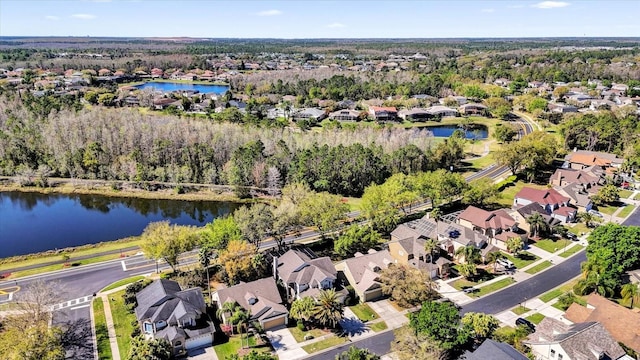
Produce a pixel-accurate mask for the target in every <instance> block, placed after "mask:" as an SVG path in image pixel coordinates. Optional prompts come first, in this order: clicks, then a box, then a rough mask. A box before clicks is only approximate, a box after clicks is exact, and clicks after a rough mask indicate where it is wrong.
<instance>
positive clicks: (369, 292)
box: [336, 249, 395, 302]
mask: <svg viewBox="0 0 640 360" xmlns="http://www.w3.org/2000/svg"><path fill="white" fill-rule="evenodd" d="M394 262H395V259H394V258H393V257H392V256H391V253H389V251H388V250H381V251H376V250H373V249H371V250H369V253H368V254H361V253H356V254H355V256H354V257H352V258H349V259H346V260H344V261H342V262H341V263H339V264H337V265H336V269H338V270H339V271H342V273H343V274H344V276H345V278H346V279H347V280H348V281H349V284H351V286H353V289H354V291H355V292H356V294H357V295H358V298H359V299H360V301H361V302H367V301H371V300H375V299H377V298H379V297H381V296H382V286H381V285H380V282H379V281H378V273H379V272H380V271H382V270H384V269H386V268H387V267H388V266H389V264H392V263H394Z"/></svg>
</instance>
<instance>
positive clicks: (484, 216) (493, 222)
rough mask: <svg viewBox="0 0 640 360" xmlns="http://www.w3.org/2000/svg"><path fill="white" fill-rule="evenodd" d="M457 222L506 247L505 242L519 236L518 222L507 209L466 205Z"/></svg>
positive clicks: (501, 246)
mask: <svg viewBox="0 0 640 360" xmlns="http://www.w3.org/2000/svg"><path fill="white" fill-rule="evenodd" d="M456 221H457V222H458V224H460V225H462V226H464V227H466V228H469V229H472V230H474V231H477V232H479V233H481V234H483V235H485V236H487V237H488V238H489V239H490V241H489V243H490V244H492V245H495V246H497V247H498V248H500V249H506V248H507V246H506V242H507V240H508V239H510V238H513V237H521V236H520V234H518V233H516V232H517V231H519V228H518V223H517V222H516V220H515V219H514V218H513V217H512V216H511V215H510V214H509V212H508V211H507V209H499V210H494V211H487V210H484V209H480V208H478V207H475V206H469V207H467V208H466V209H465V210H464V211H463V212H462V213H460V215H458V218H457V220H456Z"/></svg>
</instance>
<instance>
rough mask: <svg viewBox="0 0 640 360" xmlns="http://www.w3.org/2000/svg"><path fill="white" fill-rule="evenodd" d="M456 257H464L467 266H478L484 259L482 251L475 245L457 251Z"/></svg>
mask: <svg viewBox="0 0 640 360" xmlns="http://www.w3.org/2000/svg"><path fill="white" fill-rule="evenodd" d="M456 256H458V257H463V258H464V262H465V263H467V264H477V263H479V262H480V260H481V259H482V254H481V253H480V249H478V248H477V247H475V246H474V245H467V246H464V247H461V248H458V250H456Z"/></svg>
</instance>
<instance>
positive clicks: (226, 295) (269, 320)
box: [211, 278, 289, 330]
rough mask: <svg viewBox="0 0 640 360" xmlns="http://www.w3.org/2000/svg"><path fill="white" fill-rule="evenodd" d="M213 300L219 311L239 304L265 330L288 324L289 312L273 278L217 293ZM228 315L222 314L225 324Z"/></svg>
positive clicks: (212, 297)
mask: <svg viewBox="0 0 640 360" xmlns="http://www.w3.org/2000/svg"><path fill="white" fill-rule="evenodd" d="M211 299H212V300H213V302H215V303H216V305H217V307H218V309H220V308H222V306H223V305H224V304H225V303H227V302H231V303H237V304H238V305H240V306H241V307H242V308H243V309H245V310H247V311H248V312H249V314H250V320H251V321H256V322H258V323H259V324H260V326H261V327H262V328H263V329H264V330H269V329H272V328H275V327H278V326H282V325H286V324H287V323H288V317H289V311H287V308H286V307H285V306H284V305H283V303H282V298H281V297H280V292H279V291H278V286H277V285H276V281H275V280H274V279H273V278H264V279H260V280H256V281H252V282H248V283H240V284H238V285H234V286H231V287H228V288H226V289H220V290H218V291H216V292H215V293H214V294H213V295H212V296H211ZM227 315H228V314H222V320H223V322H224V321H226V317H227Z"/></svg>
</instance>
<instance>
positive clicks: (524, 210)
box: [511, 203, 562, 232]
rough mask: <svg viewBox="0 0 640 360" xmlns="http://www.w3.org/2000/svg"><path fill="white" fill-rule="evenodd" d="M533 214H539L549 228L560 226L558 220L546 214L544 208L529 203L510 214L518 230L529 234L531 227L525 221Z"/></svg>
mask: <svg viewBox="0 0 640 360" xmlns="http://www.w3.org/2000/svg"><path fill="white" fill-rule="evenodd" d="M534 213H538V214H540V215H541V216H542V218H543V219H544V220H545V222H546V224H547V226H548V227H549V228H552V227H554V226H556V225H560V224H561V223H562V222H561V221H560V220H558V219H556V218H554V217H552V216H551V215H549V214H547V211H546V210H545V209H544V207H543V206H542V205H540V204H538V203H531V204H529V205H524V206H521V207H518V208H516V209H515V210H514V211H512V212H511V216H512V217H513V218H514V219H515V221H516V222H517V223H518V227H519V228H520V229H522V230H525V231H526V232H531V226H529V223H527V219H528V218H529V217H530V216H531V215H533V214H534Z"/></svg>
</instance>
